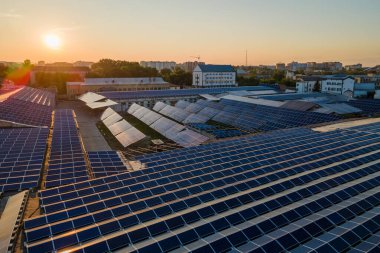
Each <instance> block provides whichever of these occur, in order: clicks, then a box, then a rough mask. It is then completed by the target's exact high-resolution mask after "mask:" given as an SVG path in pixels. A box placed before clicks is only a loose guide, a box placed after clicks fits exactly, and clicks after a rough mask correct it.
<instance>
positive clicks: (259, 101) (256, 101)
mask: <svg viewBox="0 0 380 253" xmlns="http://www.w3.org/2000/svg"><path fill="white" fill-rule="evenodd" d="M221 99H227V100H233V101H239V102H244V103H249V104H256V105H266V106H272V107H281V106H282V105H284V104H285V103H284V102H279V101H272V100H266V99H261V98H246V97H239V96H234V95H226V96H223V97H221Z"/></svg>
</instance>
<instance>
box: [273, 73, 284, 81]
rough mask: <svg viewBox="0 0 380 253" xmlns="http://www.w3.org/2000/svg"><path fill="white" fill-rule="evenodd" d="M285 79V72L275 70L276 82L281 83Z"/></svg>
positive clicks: (274, 77)
mask: <svg viewBox="0 0 380 253" xmlns="http://www.w3.org/2000/svg"><path fill="white" fill-rule="evenodd" d="M284 78H285V71H280V70H275V71H274V73H273V79H274V80H275V81H276V82H280V81H281V80H282V79H284Z"/></svg>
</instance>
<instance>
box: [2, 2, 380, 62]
mask: <svg viewBox="0 0 380 253" xmlns="http://www.w3.org/2000/svg"><path fill="white" fill-rule="evenodd" d="M379 13H380V1H379V0H49V1H47V0H45V1H44V0H33V1H31V0H1V8H0V30H1V39H0V61H22V60H24V59H26V58H28V59H31V60H32V62H37V61H39V60H44V61H46V62H55V61H68V62H73V61H76V60H89V61H97V60H99V59H101V58H112V59H120V60H128V61H140V60H173V61H176V62H183V61H190V60H195V59H194V58H191V57H190V56H197V55H200V56H201V60H202V61H205V62H207V63H220V64H234V65H242V64H245V50H248V63H249V64H250V65H258V64H275V63H276V62H285V63H288V62H290V61H293V60H294V61H299V62H307V61H317V62H320V61H341V62H343V63H344V64H354V63H358V62H360V63H363V64H364V65H366V66H372V65H376V64H380V30H379V29H380V14H379ZM49 36H50V37H49ZM57 39H58V40H59V41H57Z"/></svg>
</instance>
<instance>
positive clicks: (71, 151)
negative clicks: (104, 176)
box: [45, 110, 89, 188]
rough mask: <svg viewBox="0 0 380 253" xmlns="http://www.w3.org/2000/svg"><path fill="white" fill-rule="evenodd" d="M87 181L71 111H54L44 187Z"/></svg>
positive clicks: (84, 164) (85, 167) (85, 168)
mask: <svg viewBox="0 0 380 253" xmlns="http://www.w3.org/2000/svg"><path fill="white" fill-rule="evenodd" d="M88 179H89V176H88V172H87V166H86V161H85V159H84V152H83V149H82V144H81V141H80V139H79V135H78V130H77V126H76V122H75V119H74V115H73V111H72V110H56V111H55V112H54V129H53V138H52V142H51V149H50V156H49V167H48V171H47V176H46V182H45V186H46V188H50V187H55V186H59V185H64V184H71V183H75V182H81V181H85V180H88Z"/></svg>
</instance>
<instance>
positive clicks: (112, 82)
mask: <svg viewBox="0 0 380 253" xmlns="http://www.w3.org/2000/svg"><path fill="white" fill-rule="evenodd" d="M66 89H67V96H68V97H69V98H70V99H74V98H76V97H77V96H80V95H82V94H84V93H86V92H103V91H139V90H169V89H179V87H178V86H176V85H174V84H171V83H168V82H165V81H164V80H163V79H162V77H136V78H85V79H84V81H83V82H67V83H66Z"/></svg>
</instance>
